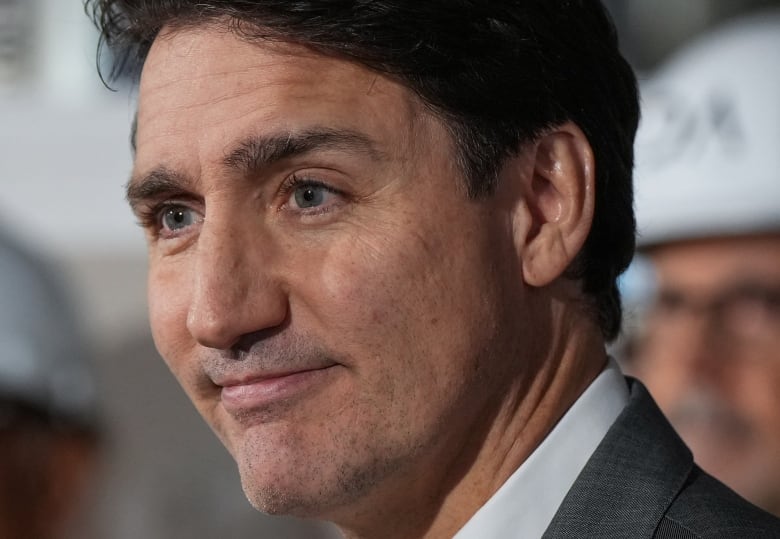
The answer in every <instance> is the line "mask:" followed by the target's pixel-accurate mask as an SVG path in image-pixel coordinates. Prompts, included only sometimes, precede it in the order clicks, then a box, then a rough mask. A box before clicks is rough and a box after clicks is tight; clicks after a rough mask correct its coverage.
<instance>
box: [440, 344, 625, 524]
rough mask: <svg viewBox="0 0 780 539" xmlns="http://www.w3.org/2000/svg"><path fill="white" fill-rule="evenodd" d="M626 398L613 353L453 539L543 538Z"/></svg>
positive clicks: (621, 408)
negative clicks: (579, 394)
mask: <svg viewBox="0 0 780 539" xmlns="http://www.w3.org/2000/svg"><path fill="white" fill-rule="evenodd" d="M627 403H628V387H627V385H626V381H625V379H624V378H623V374H622V373H621V372H620V368H619V367H618V365H617V363H616V362H615V360H614V359H612V358H610V359H609V361H608V362H607V366H606V367H605V368H604V370H603V371H602V372H601V374H599V375H598V376H597V377H596V379H595V380H594V381H593V382H592V383H591V384H590V386H588V388H587V389H586V390H585V392H584V393H583V394H582V395H581V396H580V398H579V399H577V400H576V401H575V402H574V404H573V405H572V406H571V408H569V410H568V411H567V412H566V414H564V416H563V417H562V418H561V420H560V421H559V422H558V424H557V425H555V427H554V428H553V430H552V431H550V434H548V435H547V437H546V438H545V439H544V440H543V441H542V443H541V444H540V445H539V447H537V448H536V449H535V450H534V452H533V453H531V455H530V456H529V457H528V458H527V459H526V460H525V462H523V464H521V465H520V467H519V468H518V469H517V470H516V471H515V472H514V473H513V474H512V475H511V476H510V477H509V479H507V481H506V482H505V483H504V484H503V485H502V486H501V488H499V489H498V491H497V492H496V493H495V494H494V495H493V497H492V498H490V499H489V500H488V501H487V503H485V505H483V506H482V507H481V508H480V509H479V511H477V512H476V513H475V514H474V516H472V517H471V519H470V520H469V521H468V522H467V523H466V525H465V526H464V527H463V528H462V529H461V530H460V531H459V532H458V533H457V534H455V537H454V538H453V539H534V538H537V537H541V536H542V534H543V533H544V531H545V530H546V529H547V527H548V526H549V525H550V522H552V519H553V517H554V516H555V513H556V512H557V511H558V507H559V506H560V505H561V503H562V502H563V499H564V498H565V497H566V494H567V493H568V492H569V489H571V487H572V485H573V484H574V481H575V480H576V479H577V476H578V475H579V474H580V472H581V471H582V469H583V468H584V467H585V464H586V463H587V462H588V459H590V457H591V455H592V454H593V452H594V451H595V450H596V447H597V446H598V445H599V443H600V442H601V440H602V438H604V436H605V435H606V433H607V431H608V430H609V427H610V426H612V423H614V421H615V419H617V416H618V415H620V412H621V411H622V410H623V408H624V407H625V405H626V404H627Z"/></svg>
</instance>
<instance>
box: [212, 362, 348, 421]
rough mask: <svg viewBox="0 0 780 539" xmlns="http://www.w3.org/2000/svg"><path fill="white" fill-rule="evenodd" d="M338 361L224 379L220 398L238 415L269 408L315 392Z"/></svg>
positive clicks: (229, 411)
mask: <svg viewBox="0 0 780 539" xmlns="http://www.w3.org/2000/svg"><path fill="white" fill-rule="evenodd" d="M336 366H337V365H328V366H324V367H318V368H313V369H304V370H296V371H289V372H280V373H273V374H266V375H261V376H256V377H248V378H245V379H241V380H231V381H225V382H223V383H220V384H218V386H221V388H222V389H221V390H220V393H221V400H222V406H223V407H224V408H225V411H226V412H228V413H229V414H230V415H232V416H235V417H241V416H245V415H246V414H247V413H249V412H253V411H260V410H264V409H269V408H270V407H272V406H274V405H277V404H279V403H281V402H284V401H290V400H294V399H297V398H302V397H303V396H305V395H307V394H309V393H312V392H313V391H315V390H317V389H318V388H321V387H323V386H325V385H327V384H328V382H329V379H330V378H331V376H332V375H333V374H335V367H336Z"/></svg>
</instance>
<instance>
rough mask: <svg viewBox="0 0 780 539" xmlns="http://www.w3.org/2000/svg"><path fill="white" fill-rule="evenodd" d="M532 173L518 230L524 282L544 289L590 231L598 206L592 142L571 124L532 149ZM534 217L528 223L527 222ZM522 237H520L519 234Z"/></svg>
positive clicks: (524, 178)
mask: <svg viewBox="0 0 780 539" xmlns="http://www.w3.org/2000/svg"><path fill="white" fill-rule="evenodd" d="M528 150H529V151H530V152H531V154H530V155H529V158H530V159H531V161H532V163H533V164H532V165H531V167H532V171H531V174H524V175H522V180H521V181H522V184H523V187H522V188H523V193H522V196H523V200H524V203H525V204H524V206H525V211H523V212H522V213H523V214H524V216H523V218H522V219H516V220H515V222H516V223H519V221H525V223H522V224H520V225H519V227H517V226H516V228H515V241H516V242H520V243H521V244H522V245H517V246H516V247H519V248H522V251H520V252H521V253H522V255H521V258H522V268H523V278H524V280H525V282H526V283H528V284H530V285H532V286H537V287H540V286H545V285H547V284H549V283H551V282H552V281H554V280H555V279H557V278H558V277H559V276H560V275H562V274H563V273H564V271H566V268H567V267H568V266H569V265H570V264H571V262H572V261H573V260H574V258H575V257H576V256H577V253H579V251H580V249H582V246H583V245H584V244H585V240H586V238H587V237H588V233H589V232H590V227H591V223H592V222H593V208H594V205H595V161H594V158H593V151H592V150H591V147H590V143H589V142H588V139H587V138H586V137H585V134H584V133H583V132H582V131H581V130H580V128H579V127H577V125H575V124H574V123H572V122H567V123H565V124H563V125H560V126H557V127H555V128H553V129H551V130H549V131H548V132H546V133H545V134H543V135H542V136H541V137H540V138H539V139H537V140H536V141H535V143H534V144H533V145H532V146H531V147H530V148H528ZM529 218H530V224H529V223H528V221H527V220H528V219H529ZM518 232H520V235H518V234H517V233H518Z"/></svg>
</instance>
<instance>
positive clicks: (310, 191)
mask: <svg viewBox="0 0 780 539" xmlns="http://www.w3.org/2000/svg"><path fill="white" fill-rule="evenodd" d="M327 195H328V190H327V189H326V188H325V187H323V186H321V185H301V186H298V187H296V188H295V193H294V196H295V204H296V205H297V206H298V207H299V208H316V207H317V206H321V205H322V204H323V203H324V202H325V198H326V196H327Z"/></svg>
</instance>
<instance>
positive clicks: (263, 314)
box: [187, 222, 288, 350]
mask: <svg viewBox="0 0 780 539" xmlns="http://www.w3.org/2000/svg"><path fill="white" fill-rule="evenodd" d="M254 232H256V231H254ZM196 249H197V250H196V256H195V261H194V263H195V264H196V267H195V268H194V282H193V283H192V286H193V293H192V296H191V300H190V305H189V310H188V313H187V329H188V330H189V332H190V334H191V335H192V337H193V338H194V339H195V340H196V341H197V342H198V343H199V344H201V345H203V346H206V347H209V348H217V349H221V350H228V349H230V348H231V347H233V346H234V345H235V344H236V343H237V342H238V341H239V340H240V339H241V338H242V337H243V336H245V335H249V334H252V333H256V332H260V331H263V330H267V329H270V328H274V327H277V326H279V325H281V324H282V323H283V322H284V321H285V319H286V318H287V309H288V307H287V297H286V294H285V293H284V292H283V287H282V286H281V282H280V278H278V275H277V273H276V271H275V270H274V258H275V255H274V252H273V251H274V249H273V247H272V242H269V241H265V238H263V237H262V235H258V234H250V233H248V232H244V231H242V230H241V229H240V226H226V225H218V224H211V223H208V222H204V224H203V227H202V229H201V232H200V235H199V238H198V244H197V247H196Z"/></svg>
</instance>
